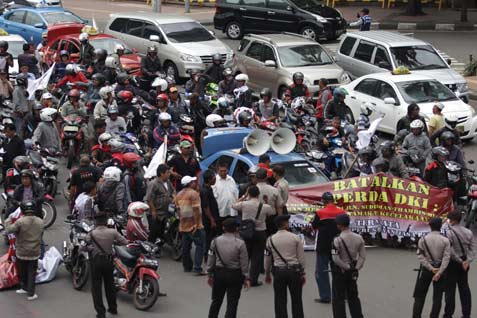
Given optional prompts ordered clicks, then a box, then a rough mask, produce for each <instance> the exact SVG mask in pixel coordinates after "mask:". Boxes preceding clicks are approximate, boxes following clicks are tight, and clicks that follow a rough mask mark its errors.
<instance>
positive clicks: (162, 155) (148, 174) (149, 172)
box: [144, 135, 167, 179]
mask: <svg viewBox="0 0 477 318" xmlns="http://www.w3.org/2000/svg"><path fill="white" fill-rule="evenodd" d="M166 158H167V135H165V136H164V142H163V143H162V145H161V146H160V147H159V149H157V151H156V153H155V154H154V156H153V157H152V160H151V162H150V163H149V166H148V167H147V168H145V170H146V171H145V173H144V178H145V179H151V178H154V177H155V176H156V174H157V172H156V171H157V167H159V165H160V164H161V163H165V162H166Z"/></svg>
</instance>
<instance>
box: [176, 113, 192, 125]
mask: <svg viewBox="0 0 477 318" xmlns="http://www.w3.org/2000/svg"><path fill="white" fill-rule="evenodd" d="M179 120H180V121H181V122H183V123H185V124H193V123H194V121H193V120H192V118H191V117H190V116H189V115H186V114H181V115H180V116H179Z"/></svg>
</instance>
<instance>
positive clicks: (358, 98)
mask: <svg viewBox="0 0 477 318" xmlns="http://www.w3.org/2000/svg"><path fill="white" fill-rule="evenodd" d="M376 84H377V80H375V79H374V78H365V79H363V80H362V81H361V82H359V83H358V84H357V85H356V86H355V87H354V89H353V91H352V92H350V94H349V97H347V99H346V103H347V104H348V106H350V107H351V109H352V110H353V114H354V115H355V116H356V114H358V115H359V113H360V109H361V105H362V104H364V103H365V102H371V103H372V104H374V106H375V107H377V106H378V100H377V98H376V97H374V95H375V94H374V91H375V90H376ZM348 101H349V103H348ZM355 119H357V117H355Z"/></svg>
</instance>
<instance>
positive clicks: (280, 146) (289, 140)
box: [270, 128, 296, 155]
mask: <svg viewBox="0 0 477 318" xmlns="http://www.w3.org/2000/svg"><path fill="white" fill-rule="evenodd" d="M271 139H272V140H271V143H270V147H272V150H273V151H275V152H276V153H278V154H281V155H284V154H287V153H289V152H291V151H292V150H293V149H294V148H295V145H296V136H295V134H294V133H293V131H292V130H291V129H288V128H280V129H277V130H275V132H274V133H273V134H272V138H271Z"/></svg>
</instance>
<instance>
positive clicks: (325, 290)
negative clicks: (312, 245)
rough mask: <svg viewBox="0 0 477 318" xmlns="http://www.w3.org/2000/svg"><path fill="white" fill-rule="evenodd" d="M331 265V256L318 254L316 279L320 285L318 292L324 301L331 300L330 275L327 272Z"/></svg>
mask: <svg viewBox="0 0 477 318" xmlns="http://www.w3.org/2000/svg"><path fill="white" fill-rule="evenodd" d="M329 265H330V255H329V254H322V253H317V254H316V267H315V279H316V284H317V285H318V292H319V294H320V299H321V300H322V301H330V300H331V287H330V275H329V273H328V272H327V271H328V270H329Z"/></svg>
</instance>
